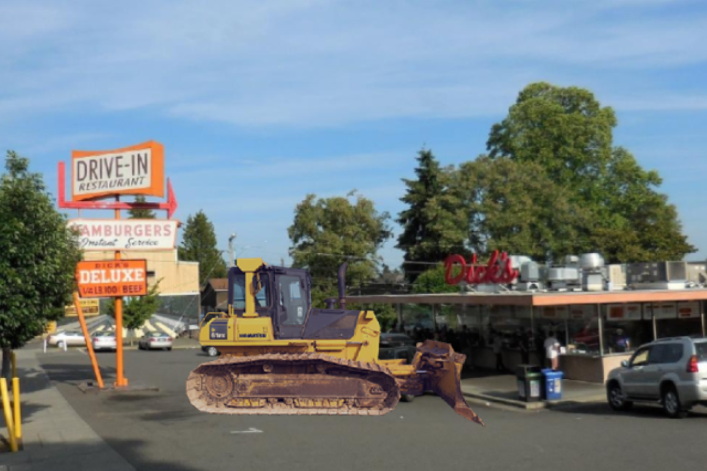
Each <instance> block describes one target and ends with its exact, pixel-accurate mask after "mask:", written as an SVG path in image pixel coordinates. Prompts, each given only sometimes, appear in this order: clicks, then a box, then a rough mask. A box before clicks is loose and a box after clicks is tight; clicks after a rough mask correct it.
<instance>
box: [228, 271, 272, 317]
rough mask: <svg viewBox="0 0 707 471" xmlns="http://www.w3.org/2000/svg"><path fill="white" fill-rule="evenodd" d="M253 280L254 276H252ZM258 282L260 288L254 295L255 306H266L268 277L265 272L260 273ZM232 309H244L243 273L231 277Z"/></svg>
mask: <svg viewBox="0 0 707 471" xmlns="http://www.w3.org/2000/svg"><path fill="white" fill-rule="evenodd" d="M253 281H254V282H255V277H254V278H253ZM260 283H261V285H262V287H263V288H262V289H261V290H260V291H258V294H256V295H255V308H256V309H257V308H259V307H267V306H268V299H270V297H269V295H268V290H269V288H268V287H269V286H270V283H269V277H268V274H267V273H260ZM233 309H236V310H241V311H243V310H245V274H244V273H243V274H237V275H236V276H234V277H233Z"/></svg>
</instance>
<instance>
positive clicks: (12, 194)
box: [0, 151, 81, 374]
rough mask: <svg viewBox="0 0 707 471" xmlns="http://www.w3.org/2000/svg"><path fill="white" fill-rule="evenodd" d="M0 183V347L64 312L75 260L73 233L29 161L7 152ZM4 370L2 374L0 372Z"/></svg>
mask: <svg viewBox="0 0 707 471" xmlns="http://www.w3.org/2000/svg"><path fill="white" fill-rule="evenodd" d="M5 169H6V173H4V174H3V175H2V180H1V181H0V221H1V223H0V347H1V348H2V349H3V350H7V349H16V348H20V347H22V346H23V345H24V344H25V343H26V342H28V341H29V340H31V339H32V338H34V337H35V336H37V335H39V334H41V333H42V332H43V330H44V327H45V325H46V322H47V321H49V320H56V319H59V318H60V317H62V316H63V315H64V306H66V305H68V304H71V302H72V293H73V291H74V289H75V284H76V282H75V279H74V273H75V271H76V263H77V262H78V261H80V260H81V251H80V249H79V247H78V241H77V237H76V234H75V233H73V232H72V231H70V230H69V229H68V228H67V225H66V218H65V217H64V216H63V215H62V214H60V213H59V212H58V211H57V210H56V209H55V208H54V203H53V202H52V200H51V199H50V196H49V194H48V193H47V192H46V189H45V186H44V182H43V180H42V177H41V175H40V174H37V173H31V172H30V171H29V160H28V159H26V158H23V157H20V156H19V155H17V154H16V153H15V152H12V151H9V152H8V153H7V160H6V162H5ZM4 373H5V372H3V374H4Z"/></svg>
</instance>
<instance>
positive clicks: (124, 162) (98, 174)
mask: <svg viewBox="0 0 707 471" xmlns="http://www.w3.org/2000/svg"><path fill="white" fill-rule="evenodd" d="M73 166H74V168H73V176H74V187H73V194H74V195H76V196H82V195H88V194H94V193H97V192H103V191H119V192H120V191H126V190H131V191H132V190H143V189H146V188H150V186H151V185H152V150H151V149H139V150H134V151H131V152H117V153H111V154H103V155H95V156H91V157H83V158H81V159H74V161H73Z"/></svg>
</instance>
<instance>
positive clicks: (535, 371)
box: [516, 365, 543, 402]
mask: <svg viewBox="0 0 707 471" xmlns="http://www.w3.org/2000/svg"><path fill="white" fill-rule="evenodd" d="M542 378H543V375H542V373H541V372H540V367H539V366H535V365H518V367H516V382H517V384H518V397H520V400H521V401H525V402H537V401H539V400H540V393H541V389H542V388H541V386H542V384H541V383H542Z"/></svg>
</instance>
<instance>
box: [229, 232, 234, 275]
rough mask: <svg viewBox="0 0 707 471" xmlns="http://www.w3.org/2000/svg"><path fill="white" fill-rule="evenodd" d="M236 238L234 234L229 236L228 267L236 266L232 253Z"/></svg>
mask: <svg viewBox="0 0 707 471" xmlns="http://www.w3.org/2000/svg"><path fill="white" fill-rule="evenodd" d="M235 238H236V234H235V232H234V233H233V234H231V237H229V238H228V266H229V268H230V267H235V266H236V258H235V257H236V254H235V252H234V251H233V241H234V240H235Z"/></svg>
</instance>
